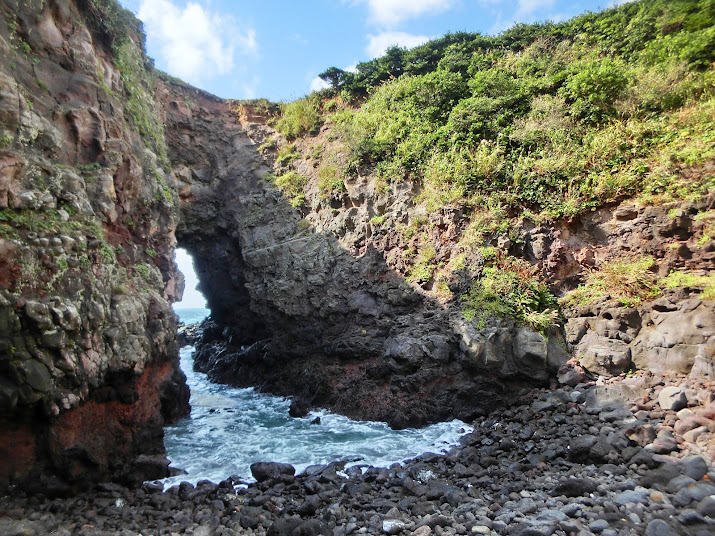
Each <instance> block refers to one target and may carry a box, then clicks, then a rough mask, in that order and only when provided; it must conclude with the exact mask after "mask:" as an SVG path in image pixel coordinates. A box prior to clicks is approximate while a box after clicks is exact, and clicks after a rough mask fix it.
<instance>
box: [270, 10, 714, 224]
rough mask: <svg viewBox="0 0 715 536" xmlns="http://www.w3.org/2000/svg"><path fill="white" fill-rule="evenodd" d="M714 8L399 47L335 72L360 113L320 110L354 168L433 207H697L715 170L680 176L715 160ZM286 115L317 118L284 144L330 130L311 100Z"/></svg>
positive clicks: (589, 19) (510, 210) (580, 20)
mask: <svg viewBox="0 0 715 536" xmlns="http://www.w3.org/2000/svg"><path fill="white" fill-rule="evenodd" d="M714 6H715V5H714V4H713V3H712V1H710V0H699V1H693V0H675V1H670V0H668V1H666V0H651V1H641V2H633V3H629V4H626V5H623V6H620V7H617V8H613V9H609V10H606V11H604V12H602V13H596V14H593V13H591V14H587V15H584V16H581V17H577V18H575V19H573V20H571V21H568V22H564V23H559V24H553V23H543V24H529V25H527V24H521V25H517V26H515V27H514V28H512V29H510V30H508V31H506V32H504V33H502V34H501V35H499V36H496V37H485V36H482V35H479V34H470V33H455V34H449V35H447V36H445V37H443V38H441V39H437V40H434V41H431V42H429V43H426V44H425V45H422V46H419V47H417V48H414V49H411V50H406V49H401V48H397V47H393V48H391V49H389V50H388V51H387V53H386V54H385V56H383V57H381V58H377V59H375V60H371V61H369V62H365V63H361V64H359V65H358V66H357V72H355V73H348V72H344V71H341V70H339V69H335V68H331V69H328V70H327V71H326V72H325V73H323V74H322V75H321V76H322V78H323V79H324V80H326V81H328V82H329V83H330V84H331V85H332V88H331V89H329V90H326V91H325V92H323V94H322V95H323V96H326V97H327V96H334V95H338V97H337V98H343V99H344V100H347V101H352V102H359V103H361V105H360V106H359V107H358V108H346V107H344V106H342V107H341V106H335V105H331V106H328V105H327V103H328V102H333V101H335V99H332V101H328V100H326V101H325V104H324V105H323V113H328V110H335V111H334V112H332V113H330V115H328V116H327V117H326V118H325V120H326V121H328V122H332V123H334V124H335V125H336V127H337V130H338V132H339V135H340V139H341V140H342V142H343V143H344V144H345V146H346V148H347V150H348V152H349V154H350V164H349V165H348V166H347V170H348V173H350V174H357V173H358V171H359V170H360V173H363V174H364V171H366V170H367V171H370V170H373V171H374V172H375V173H376V174H377V175H378V178H379V179H381V180H384V181H386V182H387V183H388V184H389V183H390V182H395V181H401V180H405V179H407V180H410V181H413V182H416V183H419V184H421V185H422V194H421V200H422V201H423V202H424V203H425V204H426V205H427V209H428V210H435V209H439V208H441V207H443V206H446V205H460V206H462V207H463V208H464V209H466V211H467V212H472V213H476V212H479V211H480V209H481V207H485V206H499V207H500V209H501V212H502V215H501V217H500V218H498V219H500V220H504V221H506V220H509V219H510V218H514V217H518V216H520V215H523V214H532V215H533V216H534V218H536V219H539V220H541V221H545V220H549V219H558V218H571V217H574V216H577V215H579V214H582V213H584V212H588V211H590V210H592V209H594V208H596V207H599V206H603V205H604V204H607V203H611V202H615V201H618V200H620V199H623V198H626V197H633V196H640V197H641V198H642V200H643V201H644V202H648V203H659V202H665V201H669V200H673V199H687V198H695V197H698V196H701V195H702V194H703V193H704V192H706V191H708V190H709V189H712V188H714V187H715V178H714V177H713V175H712V174H711V173H709V174H708V173H702V174H698V173H692V174H683V173H682V171H683V170H685V169H688V168H698V167H700V166H704V165H705V164H706V163H707V162H709V161H711V160H712V159H713V158H715V131H714V130H713V129H712V124H713V122H714V121H715V69H713V64H712V62H713V60H714V59H715V53H714V52H713V50H715V26H713V21H715V7H714ZM311 99H312V100H311ZM308 103H312V104H311V105H310V106H308ZM290 106H295V107H296V110H298V109H300V110H306V109H309V110H310V111H311V114H312V115H311V120H310V122H309V124H310V125H311V126H305V127H303V128H302V129H297V128H291V129H290V130H288V129H286V130H284V131H285V132H286V133H290V135H291V136H297V135H300V133H301V132H310V131H312V130H314V129H315V128H316V126H317V125H319V124H320V118H319V117H317V116H316V114H317V110H318V104H317V103H316V101H315V97H314V96H313V97H308V98H306V99H303V100H302V101H297V102H296V103H291V105H290ZM292 113H293V114H294V115H297V113H296V111H292ZM288 115H289V114H288V111H287V108H286V115H285V116H284V118H285V120H286V124H290V125H294V124H297V121H296V120H295V119H293V120H291V121H288V119H287V117H288ZM306 124H308V123H307V122H306ZM685 175H688V178H687V179H686V178H684V177H685Z"/></svg>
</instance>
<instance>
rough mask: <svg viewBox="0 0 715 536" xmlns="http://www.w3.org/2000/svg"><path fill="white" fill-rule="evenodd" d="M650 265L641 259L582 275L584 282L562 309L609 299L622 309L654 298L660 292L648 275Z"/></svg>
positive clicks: (619, 262) (570, 295)
mask: <svg viewBox="0 0 715 536" xmlns="http://www.w3.org/2000/svg"><path fill="white" fill-rule="evenodd" d="M654 264H655V263H654V261H653V259H652V258H650V257H643V258H640V259H635V260H632V261H611V262H604V263H603V264H601V266H600V267H599V268H598V269H595V270H592V271H591V272H589V273H588V275H586V281H585V283H584V284H583V285H581V286H579V287H578V288H577V289H576V290H574V291H572V292H570V293H569V294H567V295H566V296H565V297H564V298H563V299H562V304H563V305H570V304H574V305H587V304H589V303H593V302H595V301H596V300H598V299H601V298H605V297H610V298H611V299H614V300H618V301H619V302H620V303H621V304H622V305H625V306H626V307H632V306H635V305H638V304H640V303H641V302H642V301H643V300H647V299H650V298H655V297H656V296H658V295H659V294H660V288H658V285H656V283H655V276H654V274H653V272H652V271H651V268H653V266H654Z"/></svg>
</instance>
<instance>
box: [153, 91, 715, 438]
mask: <svg viewBox="0 0 715 536" xmlns="http://www.w3.org/2000/svg"><path fill="white" fill-rule="evenodd" d="M164 99H165V100H166V104H165V109H166V110H167V115H166V118H167V123H166V129H167V140H168V143H169V151H170V155H171V158H172V161H173V162H175V163H176V165H177V170H178V173H177V174H178V176H179V177H180V181H181V183H180V186H179V192H180V198H181V205H180V207H181V223H180V225H179V228H178V231H177V236H178V240H179V241H180V242H181V243H182V245H185V246H186V247H187V248H188V249H189V250H191V251H192V252H193V253H194V255H195V259H196V263H197V266H198V271H199V274H200V277H201V280H202V283H201V284H202V290H203V291H204V293H205V294H206V296H207V299H208V301H209V305H210V307H211V309H212V313H213V320H214V323H213V324H212V325H211V326H210V327H208V328H207V329H206V331H205V332H204V337H203V340H202V341H201V342H200V344H199V351H198V352H197V355H196V367H197V368H198V369H200V370H203V371H205V372H208V373H209V375H210V376H211V377H212V378H213V379H214V380H216V381H220V382H228V383H232V384H235V385H240V386H248V385H261V386H263V388H265V389H268V390H271V391H274V392H277V393H280V394H286V395H294V396H295V397H296V398H295V399H294V407H293V410H294V412H296V413H297V414H300V413H301V411H304V410H305V409H306V408H307V407H309V406H321V405H323V406H328V407H331V408H333V409H335V410H337V411H340V412H342V413H345V414H347V415H350V416H353V417H356V418H361V419H376V420H384V421H387V422H389V423H390V424H391V425H393V426H397V427H400V426H410V425H421V424H424V423H425V422H429V421H433V420H439V419H446V418H450V417H461V418H464V419H469V418H470V417H472V416H473V415H475V414H477V413H481V412H486V411H489V410H490V409H491V408H493V407H494V406H496V405H498V404H500V403H502V402H503V401H504V400H505V399H506V398H508V397H512V396H513V395H514V393H515V392H516V391H517V390H518V388H519V387H520V386H525V385H533V384H534V383H539V382H548V381H549V379H551V378H555V377H556V372H557V371H558V370H559V368H561V367H564V370H563V371H562V374H567V375H568V373H569V372H571V373H572V374H571V375H570V376H569V377H568V378H566V379H565V381H573V378H574V377H575V378H579V377H580V378H582V377H583V376H582V375H580V374H581V373H582V372H590V373H592V374H597V375H598V374H604V375H611V374H618V373H621V372H625V371H627V370H629V369H630V368H639V369H645V370H652V371H654V372H659V373H673V372H677V373H681V374H693V375H712V374H713V349H712V337H711V335H712V330H713V325H712V318H714V317H715V316H714V315H713V304H712V301H710V300H709V299H705V300H704V299H703V296H701V290H700V289H698V288H689V287H685V288H683V285H680V286H679V288H676V289H673V290H667V289H666V290H665V291H663V292H662V293H661V294H660V296H659V297H658V298H657V299H656V300H648V301H646V302H644V303H643V304H640V305H632V306H629V307H626V306H624V305H623V304H622V303H620V302H619V301H618V300H616V299H615V297H611V296H608V295H604V296H603V297H602V298H601V299H599V300H598V301H597V302H596V303H595V304H592V305H588V306H585V305H584V306H579V305H573V304H572V305H569V306H567V307H565V308H564V314H565V318H564V319H562V321H561V326H560V327H557V328H554V329H551V330H549V331H548V332H547V333H544V334H542V333H539V332H537V331H536V330H534V329H531V328H529V327H525V326H520V325H517V324H516V323H515V322H514V321H512V320H508V319H496V318H489V319H488V320H487V321H486V322H482V323H478V322H477V321H468V320H465V317H464V315H463V301H462V300H460V299H459V298H458V297H457V296H458V293H459V292H460V291H461V292H464V289H465V288H466V287H467V286H468V285H469V283H470V281H471V278H473V277H475V275H478V274H479V272H480V270H481V267H482V266H483V264H484V260H483V258H482V257H481V255H480V253H479V252H475V251H469V250H467V249H465V248H464V246H463V245H462V244H461V243H460V238H461V237H463V236H464V235H465V232H466V231H467V228H468V223H469V222H468V219H467V218H466V217H465V216H464V215H463V214H462V213H461V212H460V211H458V210H456V211H449V210H441V211H437V212H435V213H432V214H427V213H425V212H424V208H423V207H421V206H420V204H419V203H418V201H417V200H418V193H419V192H418V191H416V190H415V188H416V186H414V185H413V184H412V183H409V182H403V183H398V184H392V185H390V186H389V187H388V188H385V187H384V185H381V184H380V183H379V181H378V180H376V178H375V177H374V176H371V175H365V176H359V177H357V178H356V179H353V180H346V181H345V184H344V189H342V190H340V191H338V192H334V193H330V194H327V195H326V193H325V192H324V191H321V185H320V181H321V178H320V169H321V165H323V162H321V161H320V158H319V157H316V153H318V152H320V151H322V152H324V153H329V152H330V151H331V146H334V145H335V142H334V141H333V140H334V139H335V138H336V135H335V133H334V129H333V127H331V126H329V125H328V126H325V127H324V128H323V130H322V132H321V133H319V134H317V135H315V136H307V137H304V138H302V139H299V140H297V141H296V142H295V143H294V144H292V149H291V150H292V151H293V156H292V162H291V168H292V169H295V170H296V171H297V172H298V173H300V174H301V175H302V176H303V177H306V183H305V184H304V185H303V187H302V188H303V189H302V191H303V194H304V195H305V201H304V203H302V205H301V206H300V208H297V209H296V208H294V207H293V206H292V204H291V203H290V202H289V197H290V196H289V194H288V193H287V192H286V193H282V192H281V191H280V190H281V189H280V188H277V187H276V186H275V184H274V180H273V179H272V173H273V171H274V167H275V168H278V169H279V168H280V166H281V162H280V154H282V153H284V151H285V148H286V147H288V143H287V142H285V141H284V140H282V137H281V136H280V135H279V134H277V133H276V132H275V131H274V130H273V129H272V128H270V127H267V126H265V124H263V123H264V122H265V120H266V116H263V118H262V119H261V117H260V114H258V115H253V116H252V117H251V120H249V119H248V117H249V116H250V112H251V109H250V107H248V108H246V107H243V108H241V109H237V108H234V109H232V106H233V105H232V104H231V103H221V102H220V101H218V100H216V99H214V98H211V97H210V96H207V95H205V94H201V93H198V92H196V91H194V90H190V89H189V88H183V89H182V88H181V87H180V86H172V87H170V88H167V93H166V94H165V95H164ZM239 108H240V107H239ZM276 146H277V147H276ZM267 148H268V149H267ZM276 148H277V149H278V150H277V151H276ZM316 148H318V149H316ZM713 202H714V199H713V197H712V196H708V197H705V198H702V199H699V200H697V201H690V202H687V203H671V204H670V205H668V206H664V207H649V208H646V207H639V206H637V205H634V204H632V203H624V204H623V205H622V206H620V207H619V206H615V207H609V208H604V209H602V210H599V211H596V212H594V213H592V214H589V215H587V216H585V217H581V218H578V219H574V220H572V221H569V222H565V223H562V224H559V225H557V226H537V225H533V224H529V223H528V222H524V223H523V224H522V225H521V226H520V227H518V228H515V229H512V231H511V234H512V236H514V237H516V238H515V239H514V240H513V241H509V240H504V241H503V242H500V244H499V247H500V248H501V249H502V250H503V252H504V254H508V255H511V256H514V257H518V258H522V259H525V260H526V261H528V262H529V263H530V264H531V265H533V266H534V267H535V269H537V270H539V271H541V272H542V273H544V274H545V277H546V278H547V279H548V281H549V282H550V283H551V285H552V288H553V289H555V290H557V292H558V290H559V289H568V288H572V287H573V286H575V284H576V283H577V282H578V281H579V280H581V279H582V278H583V277H584V275H585V274H588V273H589V272H590V271H591V270H593V269H595V268H597V267H598V266H601V265H604V264H608V263H610V262H616V261H618V260H619V259H623V258H626V259H627V258H629V255H632V253H633V252H639V254H641V255H647V256H652V257H653V258H655V259H657V261H656V262H657V265H658V266H659V270H660V272H662V275H663V276H665V275H667V274H668V273H669V272H670V271H671V270H687V271H688V272H689V273H692V272H694V273H709V271H710V270H711V268H712V262H713V257H712V246H711V245H709V244H710V243H709V242H708V241H707V232H706V229H705V226H704V225H703V224H699V223H698V222H697V221H695V219H693V217H694V215H695V214H698V213H704V212H707V211H709V210H712V208H713ZM676 213H677V214H680V215H681V216H678V217H676V218H674V217H673V214H676ZM376 215H379V216H378V217H377V218H376ZM696 219H697V218H696ZM415 221H427V222H429V225H428V226H427V229H428V230H427V233H429V237H430V240H432V243H434V244H436V246H435V248H436V249H435V251H434V259H435V260H434V263H435V264H437V263H439V265H448V264H450V261H451V260H453V259H455V258H457V257H459V256H461V257H462V258H463V259H465V260H464V262H463V264H464V265H466V266H467V268H464V269H456V270H453V271H452V272H451V273H450V274H449V277H448V278H447V280H446V285H445V286H446V287H447V290H446V294H448V295H447V296H445V291H444V289H443V288H440V287H439V286H438V285H435V282H434V280H431V278H425V279H424V280H419V279H416V278H410V279H411V282H409V283H408V277H407V273H406V272H407V270H406V268H405V252H406V251H409V250H410V249H411V248H413V247H414V246H415V244H414V243H415V241H416V240H417V239H416V238H414V239H411V238H410V237H406V236H405V233H404V230H401V228H403V229H404V227H409V226H410V225H411V224H414V222H415ZM572 357H575V358H576V360H577V361H580V364H579V365H576V367H575V368H576V370H575V371H573V370H572V369H573V368H574V367H573V366H572V365H569V364H567V360H569V359H570V358H572ZM564 365H566V366H564ZM569 378H570V379H569Z"/></svg>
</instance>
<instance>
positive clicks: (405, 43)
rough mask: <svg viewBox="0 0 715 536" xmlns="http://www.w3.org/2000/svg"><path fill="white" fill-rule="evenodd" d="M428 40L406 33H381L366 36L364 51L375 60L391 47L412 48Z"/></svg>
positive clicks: (423, 36) (425, 37) (422, 36)
mask: <svg viewBox="0 0 715 536" xmlns="http://www.w3.org/2000/svg"><path fill="white" fill-rule="evenodd" d="M429 40H430V38H429V37H428V36H426V35H413V34H409V33H406V32H382V33H380V34H377V35H368V36H367V46H366V47H365V51H366V52H367V53H368V55H369V56H370V57H371V58H377V57H378V56H382V55H383V54H384V53H385V51H386V50H387V49H388V48H390V47H391V46H395V45H397V46H400V47H406V48H412V47H416V46H417V45H421V44H422V43H426V42H427V41H429Z"/></svg>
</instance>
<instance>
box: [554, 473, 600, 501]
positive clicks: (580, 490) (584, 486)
mask: <svg viewBox="0 0 715 536" xmlns="http://www.w3.org/2000/svg"><path fill="white" fill-rule="evenodd" d="M594 491H596V482H595V481H594V480H593V479H591V478H578V477H570V478H567V479H566V480H564V481H562V482H560V483H559V484H558V485H557V486H556V487H555V488H554V490H553V492H552V495H565V496H566V497H579V496H581V495H587V494H589V493H593V492H594Z"/></svg>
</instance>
